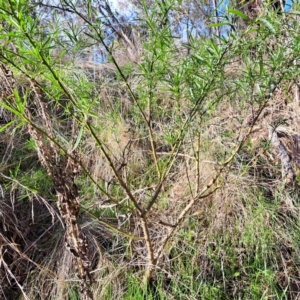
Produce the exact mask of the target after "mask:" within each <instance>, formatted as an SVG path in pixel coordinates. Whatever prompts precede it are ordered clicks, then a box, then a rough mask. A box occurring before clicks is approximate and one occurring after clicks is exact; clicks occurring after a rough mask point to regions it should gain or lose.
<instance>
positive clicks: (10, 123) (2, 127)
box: [0, 120, 17, 132]
mask: <svg viewBox="0 0 300 300" xmlns="http://www.w3.org/2000/svg"><path fill="white" fill-rule="evenodd" d="M15 122H17V120H12V121H10V122H8V123H6V124H5V125H3V126H1V127H0V132H2V131H4V130H5V129H6V128H7V127H9V126H10V125H12V124H14V123H15Z"/></svg>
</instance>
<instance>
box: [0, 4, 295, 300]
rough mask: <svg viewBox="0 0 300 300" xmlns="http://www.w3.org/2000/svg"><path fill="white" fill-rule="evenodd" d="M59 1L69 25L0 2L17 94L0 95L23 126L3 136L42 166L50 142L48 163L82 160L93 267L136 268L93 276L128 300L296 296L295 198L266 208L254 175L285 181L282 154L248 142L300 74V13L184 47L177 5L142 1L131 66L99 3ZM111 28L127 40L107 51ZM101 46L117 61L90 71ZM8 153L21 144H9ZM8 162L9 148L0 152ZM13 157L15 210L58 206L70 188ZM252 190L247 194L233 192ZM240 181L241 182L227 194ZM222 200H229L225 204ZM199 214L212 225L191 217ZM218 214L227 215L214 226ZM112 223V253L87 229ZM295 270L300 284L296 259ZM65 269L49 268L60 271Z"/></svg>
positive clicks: (72, 292) (260, 19) (6, 56)
mask: <svg viewBox="0 0 300 300" xmlns="http://www.w3.org/2000/svg"><path fill="white" fill-rule="evenodd" d="M62 3H63V5H64V7H63V8H62V10H64V9H67V10H68V14H70V16H72V17H70V20H68V21H67V20H66V18H64V17H60V16H59V15H58V13H54V12H53V14H52V17H53V18H52V19H51V21H49V22H48V21H47V22H48V23H47V22H46V19H45V20H43V19H42V15H36V16H33V13H32V11H34V10H35V9H36V4H33V3H32V2H31V1H25V0H24V1H13V0H7V1H5V2H0V20H1V21H2V23H1V24H2V25H1V26H2V28H1V29H2V31H1V34H0V40H1V41H0V61H1V63H3V65H5V67H6V68H7V69H9V70H12V71H13V72H14V78H15V79H16V86H15V87H13V89H12V90H9V89H5V86H4V87H3V93H1V99H0V107H1V113H2V111H5V113H6V114H10V115H11V116H12V117H11V119H10V120H9V121H7V122H6V123H5V124H3V125H2V124H1V128H0V132H1V134H2V133H3V136H4V134H7V135H9V130H11V128H13V130H14V132H16V133H18V138H19V140H18V143H19V145H20V146H21V145H22V147H20V149H22V151H23V150H24V151H27V152H29V153H33V154H35V158H36V159H40V162H41V156H40V153H41V149H47V147H53V148H55V149H56V148H57V149H59V152H58V153H60V154H61V156H59V155H57V157H55V158H53V157H46V159H48V160H49V162H50V164H52V167H54V165H55V163H58V162H59V160H60V159H70V160H71V161H73V162H76V164H78V166H80V168H81V173H80V174H79V176H77V179H76V180H77V181H76V184H77V185H78V187H79V189H80V199H79V200H80V203H81V206H82V213H81V215H80V218H78V219H80V220H78V221H81V219H82V220H83V222H86V223H85V224H88V225H86V226H85V227H87V228H88V229H85V230H86V231H90V236H89V242H90V243H91V245H92V246H91V247H92V250H91V251H92V252H93V255H92V256H93V258H91V259H92V260H93V264H92V265H93V267H94V266H95V265H96V264H97V263H98V262H97V261H96V260H97V259H98V260H100V261H101V260H102V263H103V264H105V263H107V261H109V263H107V266H106V267H107V268H110V270H114V271H115V269H117V268H118V267H120V266H121V267H120V268H125V269H128V272H124V270H123V272H121V271H116V272H115V273H113V275H111V276H112V277H111V278H112V279H108V277H105V276H108V275H107V274H106V273H105V272H103V271H102V269H101V267H97V268H98V269H97V272H98V271H99V275H97V274H98V273H96V275H95V276H99V278H97V279H99V280H98V287H104V289H103V292H102V294H101V295H102V297H104V299H111V298H114V297H115V296H116V295H117V293H118V292H120V293H122V299H133V298H134V299H145V298H147V299H170V298H174V299H186V296H187V295H189V297H191V298H197V299H198V298H199V299H284V297H285V293H286V289H287V286H284V285H283V284H281V283H280V280H279V279H280V276H282V273H284V271H286V270H283V269H282V267H280V266H281V262H280V259H281V257H280V255H279V254H278V255H274V252H275V250H276V249H277V250H278V249H279V243H282V242H284V243H287V242H286V241H289V242H291V243H292V244H293V245H292V246H291V247H293V249H296V250H295V251H296V252H297V253H298V252H299V238H298V237H299V236H300V235H299V224H298V223H299V222H298V221H299V215H298V214H299V213H298V212H297V213H295V211H297V209H298V204H294V203H292V204H291V202H287V203H290V204H289V205H290V207H289V208H288V209H286V211H285V212H284V215H285V217H286V218H287V219H288V220H287V221H286V222H285V221H284V222H283V220H282V214H283V213H282V201H283V200H282V199H284V201H288V199H289V197H290V194H289V192H286V191H283V188H282V190H280V188H281V187H284V184H281V185H279V184H274V183H272V184H273V185H272V186H271V187H270V188H269V189H270V190H271V191H272V201H269V202H268V201H267V200H266V199H265V196H264V191H265V190H266V189H265V190H264V187H263V188H261V187H260V182H258V181H257V178H259V179H260V180H261V181H266V183H265V182H264V184H266V185H267V184H269V182H270V180H273V179H274V180H275V179H278V178H275V177H276V176H278V173H279V172H278V169H276V168H273V169H272V170H265V169H267V168H268V167H269V166H261V165H260V164H263V163H264V162H267V161H268V158H265V157H263V156H262V155H263V154H262V153H267V152H268V154H270V151H271V150H270V149H271V145H270V141H268V140H266V139H265V138H264V139H261V140H260V144H259V147H258V148H257V146H256V145H255V144H254V139H253V140H252V137H251V136H250V135H251V134H253V132H254V130H253V129H254V126H256V125H258V124H259V122H260V121H259V120H261V119H263V118H265V115H267V113H265V111H266V108H268V109H270V107H271V105H272V102H274V107H275V106H276V105H277V104H276V97H275V95H276V93H277V92H278V90H279V89H281V88H283V87H285V86H287V88H286V90H288V86H289V84H290V82H292V83H293V82H296V81H297V80H298V77H299V67H298V56H299V51H300V39H299V35H300V32H299V28H300V27H299V22H298V20H297V18H296V17H294V16H293V15H288V14H287V15H284V16H282V17H281V16H278V15H277V14H276V13H275V12H274V11H271V10H268V11H264V13H263V14H261V15H260V16H257V17H256V18H254V19H252V18H249V17H248V16H247V15H246V14H244V13H243V12H241V11H239V10H236V9H228V10H227V14H228V15H227V16H226V20H227V21H225V22H223V23H221V24H220V23H218V24H211V27H215V26H220V25H225V24H226V25H230V26H231V27H234V25H235V24H233V21H229V20H233V19H235V18H237V17H238V18H241V19H243V20H244V21H245V22H248V27H247V28H245V29H244V30H243V31H228V32H227V35H226V37H222V38H217V37H212V36H203V37H202V38H197V37H196V35H195V36H194V35H193V32H192V31H191V32H187V35H188V43H183V42H182V41H180V40H179V39H178V36H177V35H176V34H175V29H174V28H175V25H174V24H172V17H170V14H171V13H170V12H171V11H172V12H173V11H175V10H176V9H177V10H179V7H178V6H177V5H178V3H177V1H163V2H161V1H154V2H153V4H152V6H151V9H149V8H148V7H147V5H146V2H145V1H142V3H141V7H143V9H144V11H143V12H142V13H141V15H140V18H139V20H137V24H136V25H135V26H137V27H138V26H140V27H142V26H144V28H145V29H146V34H145V35H143V36H139V38H140V39H139V41H138V42H139V45H140V47H142V49H139V50H140V51H139V53H140V54H139V56H138V57H137V58H136V60H132V61H130V60H129V59H128V60H126V62H123V63H122V59H121V58H120V57H119V56H118V55H117V53H118V51H119V49H120V48H117V47H118V45H120V44H122V41H123V44H122V45H124V40H126V39H125V38H124V31H122V30H120V31H119V32H118V31H117V29H116V28H114V30H112V29H111V28H110V30H111V31H110V30H105V29H104V28H105V26H106V24H108V23H107V22H105V20H101V19H100V18H99V17H98V15H97V14H98V12H97V9H96V7H94V6H93V3H92V1H88V3H87V4H85V5H83V6H82V7H81V6H75V4H74V3H73V2H70V1H63V2H62ZM110 17H111V18H112V17H113V16H112V15H111V16H110ZM224 19H225V17H224ZM43 21H45V24H44V23H43ZM106 21H107V20H106ZM104 25H105V26H104ZM111 32H113V33H114V34H116V36H118V37H119V39H121V38H122V37H123V40H122V39H121V40H120V41H117V40H116V41H114V42H113V41H111V37H109V34H110V33H111ZM132 35H133V33H132ZM130 38H133V37H132V36H130ZM127 40H129V42H130V39H129V37H128V36H127ZM129 42H128V43H129ZM129 44H130V43H129ZM136 44H138V43H136ZM98 45H101V47H102V48H101V49H102V51H105V53H106V55H107V56H108V57H109V62H108V63H107V64H105V65H102V66H98V65H97V64H95V63H94V62H92V65H93V70H91V69H89V67H88V64H86V66H85V62H84V60H83V59H82V57H84V58H85V56H84V55H85V54H84V51H86V52H87V53H91V52H92V53H94V51H95V49H96V46H98ZM132 45H134V43H133V42H132V41H131V44H130V46H131V48H130V47H129V52H130V51H131V52H133V48H132V47H133V46H132ZM125 48H126V47H125V46H124V47H123V48H122V49H123V50H122V51H124V52H122V55H125V50H124V49H125ZM78 53H81V54H82V57H81V54H78ZM78 65H82V66H83V67H82V68H79V67H78ZM106 66H108V69H109V68H111V69H112V70H113V71H109V70H106V69H105V68H106ZM98 67H99V68H98ZM96 69H97V72H98V71H99V70H100V71H99V74H98V73H97V74H98V75H99V78H100V79H99V80H98V77H97V76H98V75H97V76H96ZM98 69H99V70H98ZM4 77H5V76H4ZM91 77H93V79H92V80H91ZM3 82H6V81H4V80H3ZM7 84H8V83H7ZM8 87H9V86H8ZM1 88H2V86H1ZM10 88H12V86H10ZM7 90H9V91H10V93H9V94H7ZM2 94H3V95H2ZM41 103H42V104H43V105H42V104H41ZM281 105H282V104H281ZM272 109H273V108H272ZM274 110H275V109H274ZM263 112H264V113H263ZM272 113H273V112H272ZM264 114H265V115H264ZM245 120H246V121H247V122H246V121H245ZM284 120H285V119H284ZM269 121H270V120H268V119H266V121H265V123H264V124H263V125H260V126H262V127H267V126H266V124H267V123H270V124H267V125H271V122H269ZM272 121H273V120H272ZM287 122H288V121H287V120H285V121H284V122H281V123H278V126H275V127H279V125H286V124H287ZM30 128H34V129H36V130H37V131H38V133H39V134H40V135H41V136H42V138H41V139H37V137H36V136H34V135H33V134H32V133H31V132H30ZM49 128H51V130H50V129H49ZM75 128H76V129H77V130H75ZM263 129H265V128H263ZM24 131H26V132H27V137H24V136H23V135H22V132H24ZM28 135H31V136H30V138H29V139H28ZM3 144H4V145H5V147H7V149H9V147H10V146H9V144H10V143H9V142H7V141H6V140H5V138H3ZM43 147H44V148H43ZM75 150H76V151H77V150H78V152H79V154H78V156H76V155H73V154H74V152H75ZM260 150H262V151H260ZM7 152H8V150H6V149H4V150H3V149H2V148H1V154H3V156H5V155H6V153H7ZM13 155H14V156H13V157H11V158H10V160H7V161H9V164H8V163H7V164H5V165H4V169H3V170H4V173H5V174H6V175H5V174H3V175H2V177H3V178H4V179H3V180H4V182H5V188H6V190H7V191H12V190H17V191H18V200H24V199H25V198H26V199H27V198H30V199H31V198H32V195H40V196H42V197H44V198H47V199H48V200H45V201H49V203H50V204H49V203H48V204H49V205H50V206H51V205H52V204H53V203H52V202H53V201H52V200H50V199H53V196H54V195H53V189H54V188H56V190H57V191H58V194H59V188H60V187H54V186H53V183H52V181H51V178H50V176H49V175H48V174H47V172H46V170H44V169H43V168H42V167H41V165H40V163H36V164H33V163H30V164H25V158H24V156H23V154H22V153H20V152H14V154H13ZM269 156H272V154H270V155H269ZM210 160H213V161H210ZM7 161H6V162H7ZM202 161H203V162H202ZM208 163H210V164H211V165H209V167H207V164H208ZM272 163H273V162H272ZM10 164H12V165H10ZM257 165H259V167H260V168H261V169H263V171H265V173H264V172H263V171H261V170H258V171H257V170H256V167H257ZM210 166H213V167H210ZM257 168H258V167H257ZM268 171H269V172H268ZM1 172H2V170H1ZM258 172H260V173H258ZM50 173H51V172H50ZM74 173H76V174H77V171H76V172H75V171H74ZM257 174H259V175H257ZM266 174H267V175H266ZM274 174H275V175H274ZM8 175H9V176H8ZM59 175H60V174H56V176H59ZM247 176H248V177H247ZM251 176H252V177H251ZM246 177H247V178H246ZM249 177H251V178H252V179H251V180H252V181H251V180H249ZM296 179H297V180H298V179H299V178H296ZM242 180H244V181H245V182H249V181H251V182H250V185H249V186H248V187H247V188H245V186H246V184H244V185H242V186H241V187H240V193H236V192H235V189H236V188H237V187H236V186H238V185H239V184H240V183H239V181H242ZM232 182H236V186H234V187H233V188H232V190H230V184H231V183H232ZM16 186H17V188H16ZM228 186H229V187H228ZM275 186H276V187H275ZM218 190H221V191H222V193H221V192H220V194H218V192H217V191H218ZM294 192H295V194H296V195H297V191H294ZM276 193H277V194H276ZM274 195H275V196H274ZM222 197H224V198H225V200H224V203H222V205H221V204H219V206H218V205H217V204H215V202H214V201H218V199H219V198H222ZM276 197H277V198H276ZM273 198H274V199H273ZM228 199H231V200H230V201H232V202H230V201H229V200H228ZM196 206H200V208H201V209H202V210H203V211H204V210H205V211H206V212H208V215H207V216H199V217H198V214H196V215H191V214H192V213H193V210H194V207H196ZM237 207H238V209H237ZM291 207H294V208H293V209H294V211H293V209H292V208H291ZM296 207H297V209H296ZM201 209H200V211H201ZM289 209H290V211H289ZM0 213H1V214H2V212H1V211H0ZM238 213H241V214H242V215H241V216H239V215H238ZM50 214H51V216H54V215H55V214H54V213H53V211H51V213H50ZM199 214H200V215H201V213H199ZM289 214H291V215H292V216H290V215H289ZM220 215H221V216H222V217H224V220H225V221H224V220H223V219H222V218H220V219H221V220H220V223H217V221H216V218H219V217H220ZM53 218H54V217H53ZM240 218H241V219H242V221H241V220H240ZM104 219H105V220H109V221H107V222H106V221H103V220H104ZM86 220H88V221H86ZM222 220H223V221H222ZM76 221H77V220H76ZM101 222H102V223H103V224H105V222H106V226H107V227H108V228H109V230H111V231H114V233H115V236H110V238H111V239H114V240H113V241H112V242H111V244H110V246H111V249H104V250H103V249H102V248H104V246H103V247H102V246H101V245H102V244H101V237H99V235H100V233H95V230H94V231H93V228H92V226H90V224H95V223H97V224H98V223H99V224H100V223H101ZM222 222H223V223H222ZM102 223H101V224H102ZM165 224H166V225H165ZM224 224H225V225H224ZM88 226H90V227H88ZM226 226H227V227H226ZM284 226H286V230H287V231H288V232H289V233H288V234H285V232H284V231H285V229H284ZM214 230H215V231H214ZM115 237H116V238H115ZM102 238H103V237H102ZM0 241H1V240H0ZM9 241H10V242H12V243H15V242H14V241H12V240H9ZM137 241H139V242H137ZM36 242H38V240H37V241H36ZM6 243H7V244H8V242H7V241H6ZM103 244H105V243H104V242H103ZM99 245H100V246H99ZM11 249H13V251H15V249H14V248H13V247H12V248H11ZM24 249H25V248H24ZM124 249H127V250H124ZM128 249H129V250H130V251H128ZM141 249H142V250H141ZM159 249H161V250H159ZM17 252H18V251H17ZM15 253H16V252H15ZM92 256H91V257H92ZM12 257H13V256H12ZM28 257H29V256H28ZM61 257H63V255H58V256H57V259H58V260H59V259H60V261H62V260H61ZM0 258H1V257H0ZM1 259H2V258H1ZM30 260H31V258H30ZM294 263H295V269H293V270H292V271H291V273H292V272H294V274H295V272H296V271H295V270H296V269H297V268H299V261H294ZM118 264H120V265H118ZM55 265H56V267H55V268H56V269H55V268H54V269H53V271H51V272H53V273H55V272H59V263H57V264H55ZM103 268H104V267H103ZM70 269H71V268H70ZM101 272H102V273H101ZM118 272H120V274H122V276H123V278H120V277H121V275H119V273H118ZM141 272H143V274H146V275H145V278H146V282H147V283H148V285H147V286H146V287H145V285H141V280H140V277H141ZM108 273H109V272H108ZM7 274H8V273H7ZM7 274H6V275H7ZM32 276H33V275H32ZM101 276H103V278H102V277H101ZM3 278H5V276H3ZM104 278H106V280H104ZM278 278H279V279H278ZM120 281H122V283H120ZM52 282H53V281H52ZM103 282H109V284H107V283H103ZM0 284H1V282H0ZM22 284H23V283H22ZM22 284H21V285H20V286H22ZM101 284H102V285H101ZM114 284H116V286H118V287H119V288H120V289H119V290H115V289H114ZM67 289H69V298H70V299H79V298H80V292H79V290H78V287H77V286H75V285H74V286H73V285H72V284H70V286H68V287H67ZM118 297H121V296H120V295H118ZM268 297H270V298H268Z"/></svg>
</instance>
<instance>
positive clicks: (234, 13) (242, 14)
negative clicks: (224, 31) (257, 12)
mask: <svg viewBox="0 0 300 300" xmlns="http://www.w3.org/2000/svg"><path fill="white" fill-rule="evenodd" d="M228 13H231V14H233V15H237V16H239V17H241V18H242V19H244V20H246V21H249V20H250V19H249V17H248V16H246V15H245V14H244V13H242V12H241V11H239V10H237V9H228Z"/></svg>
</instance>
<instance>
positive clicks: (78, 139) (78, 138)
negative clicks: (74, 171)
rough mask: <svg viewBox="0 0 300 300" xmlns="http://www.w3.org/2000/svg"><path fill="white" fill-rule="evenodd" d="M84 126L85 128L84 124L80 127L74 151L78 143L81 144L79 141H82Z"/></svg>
mask: <svg viewBox="0 0 300 300" xmlns="http://www.w3.org/2000/svg"><path fill="white" fill-rule="evenodd" d="M83 128H84V125H82V126H81V127H80V130H79V133H78V136H77V139H76V142H75V145H74V147H73V149H72V151H74V150H75V149H76V148H77V147H78V145H79V143H80V141H81V137H82V133H83Z"/></svg>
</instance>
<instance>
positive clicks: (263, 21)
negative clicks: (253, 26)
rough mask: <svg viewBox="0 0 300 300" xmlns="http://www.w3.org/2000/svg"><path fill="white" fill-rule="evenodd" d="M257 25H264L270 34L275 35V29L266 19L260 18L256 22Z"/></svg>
mask: <svg viewBox="0 0 300 300" xmlns="http://www.w3.org/2000/svg"><path fill="white" fill-rule="evenodd" d="M258 23H263V24H264V25H266V27H267V28H268V29H269V30H270V31H271V32H272V33H276V30H275V28H274V27H273V25H272V24H271V23H270V22H269V21H268V20H266V19H264V18H262V19H260V20H259V21H258Z"/></svg>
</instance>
